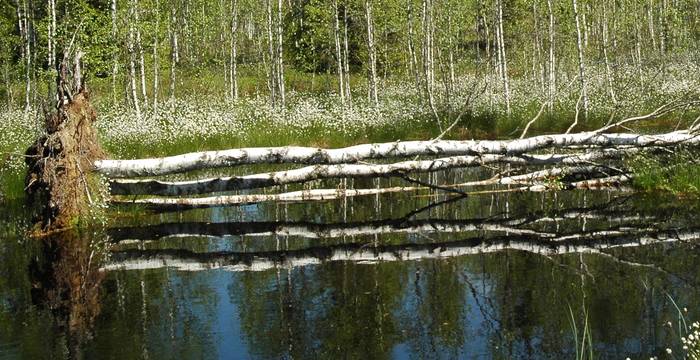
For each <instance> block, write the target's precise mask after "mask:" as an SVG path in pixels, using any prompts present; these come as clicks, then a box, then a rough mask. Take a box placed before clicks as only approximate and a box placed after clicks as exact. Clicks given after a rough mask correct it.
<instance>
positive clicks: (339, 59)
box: [333, 0, 345, 104]
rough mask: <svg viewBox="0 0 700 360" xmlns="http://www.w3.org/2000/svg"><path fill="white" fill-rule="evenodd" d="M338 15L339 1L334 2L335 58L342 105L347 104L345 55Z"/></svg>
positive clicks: (334, 0)
mask: <svg viewBox="0 0 700 360" xmlns="http://www.w3.org/2000/svg"><path fill="white" fill-rule="evenodd" d="M338 15H339V14H338V0H333V39H334V40H335V57H336V60H337V61H336V63H337V67H338V95H339V96H340V101H341V103H343V104H345V84H344V83H343V81H344V75H343V71H344V67H343V53H342V51H341V49H340V20H339V19H338Z"/></svg>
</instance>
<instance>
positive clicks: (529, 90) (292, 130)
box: [0, 63, 700, 176]
mask: <svg viewBox="0 0 700 360" xmlns="http://www.w3.org/2000/svg"><path fill="white" fill-rule="evenodd" d="M589 71H590V74H591V75H590V77H589V79H588V93H589V97H590V109H591V114H590V117H589V118H595V117H598V119H605V120H607V119H608V117H609V116H610V115H609V114H611V113H613V111H615V113H616V114H617V115H616V116H626V115H632V114H639V113H642V112H644V111H645V110H647V109H650V108H652V107H654V106H658V105H660V104H662V103H664V102H666V101H668V99H670V98H673V97H676V96H680V95H682V94H686V93H688V92H694V93H695V94H697V93H698V89H700V76H699V75H700V67H698V66H697V65H695V64H692V63H686V64H683V65H673V66H669V67H668V68H667V69H666V70H665V71H664V72H663V73H662V72H660V71H647V72H645V73H643V74H640V72H639V71H638V70H636V69H632V68H631V69H629V70H627V69H625V68H620V69H616V71H615V79H614V82H613V83H614V91H615V93H616V99H617V102H613V100H612V98H611V96H610V94H609V89H608V87H607V86H608V81H607V78H606V76H605V71H604V68H602V67H598V68H596V67H591V68H590V69H589ZM558 87H559V90H558V91H557V97H556V99H557V101H556V104H555V113H556V114H555V115H557V114H558V116H559V119H558V120H557V121H559V122H561V124H560V126H558V128H552V127H545V125H542V127H541V128H539V131H556V130H558V129H560V128H564V129H565V128H566V127H568V125H569V124H570V123H571V121H572V117H573V115H572V114H573V113H574V109H575V106H576V103H577V99H578V97H579V90H578V89H579V88H578V81H577V80H576V78H567V77H565V76H561V77H560V78H559V79H558ZM511 89H512V91H511V93H512V97H511V109H512V115H510V116H506V115H505V99H504V97H503V95H502V94H503V91H501V88H500V82H499V80H498V79H497V77H496V76H495V75H487V76H479V77H478V78H477V77H476V76H473V75H471V76H462V77H460V78H458V79H457V84H455V86H454V90H453V93H452V96H451V97H450V99H451V100H450V102H451V104H448V103H447V100H446V97H445V96H444V87H443V85H441V84H437V85H436V88H435V93H436V97H437V100H436V103H437V105H438V111H439V114H440V117H441V122H442V123H443V125H444V126H446V125H447V124H449V123H451V122H452V121H453V119H454V118H455V117H456V116H457V114H458V113H460V112H461V110H462V109H463V107H464V103H465V99H466V98H467V97H468V94H472V95H471V97H470V99H471V101H470V102H469V105H468V109H469V112H468V114H469V115H468V116H465V117H464V119H465V123H463V124H461V125H462V127H469V126H470V123H469V122H468V121H469V119H479V118H480V119H481V121H487V122H489V123H490V126H491V128H493V129H506V130H508V131H501V132H500V133H498V134H495V135H493V134H492V135H493V136H500V137H503V136H508V134H512V133H514V132H515V131H516V130H517V129H518V128H522V125H523V124H524V123H526V122H527V121H528V120H529V119H530V118H532V117H533V116H534V115H535V113H537V111H538V110H539V108H540V105H541V104H542V103H543V102H544V101H546V88H545V86H544V84H543V83H542V82H541V81H540V80H539V79H532V78H516V79H513V80H512V81H511ZM365 94H366V89H364V88H361V87H357V88H355V89H354V93H353V98H352V102H351V103H349V104H345V105H343V104H342V103H341V101H340V99H339V98H338V97H337V96H336V95H335V94H313V95H310V94H305V93H296V92H293V91H292V92H290V93H289V95H288V99H287V104H286V107H285V108H284V109H280V108H276V107H273V106H271V105H270V104H269V102H268V98H267V97H266V96H265V95H263V94H260V95H257V96H253V97H246V98H242V99H239V100H236V101H232V100H227V99H209V98H204V99H202V98H197V97H190V98H180V99H177V100H175V101H172V102H165V103H162V104H161V105H160V106H159V107H158V109H157V111H153V109H150V108H147V109H144V110H142V113H141V116H140V117H138V116H136V113H135V112H134V111H133V110H132V109H131V108H129V107H126V106H125V105H116V106H115V105H113V104H110V103H109V102H108V101H104V100H102V99H93V102H94V104H95V107H96V109H97V112H98V122H97V124H96V126H97V127H98V130H99V133H100V135H101V139H102V142H103V144H104V145H105V147H106V149H107V150H108V151H109V152H110V153H111V155H112V156H114V157H118V158H134V157H144V156H156V155H165V154H176V153H182V152H187V151H194V150H205V149H208V148H227V147H238V146H263V145H285V144H296V145H305V144H322V145H334V146H341V145H347V144H349V143H353V142H365V141H393V140H398V139H402V137H403V138H406V137H411V136H413V137H430V136H433V135H436V134H438V133H439V130H438V126H437V123H436V119H435V118H434V116H433V113H432V111H431V110H430V108H429V107H428V105H427V104H426V101H424V100H422V99H421V96H420V95H419V92H418V91H416V87H415V85H414V84H413V83H410V82H394V81H385V82H383V83H382V91H381V97H380V105H379V107H378V108H375V107H374V106H372V105H371V103H369V102H368V101H367V99H366V96H365ZM447 109H452V111H451V112H449V111H447ZM42 122H43V121H42V119H41V114H40V112H39V111H34V112H24V111H21V110H11V109H0V133H1V134H2V136H1V137H0V155H1V157H0V176H6V175H8V174H17V173H19V172H20V171H21V169H22V168H23V166H22V163H23V161H22V160H23V158H22V156H21V154H22V153H23V152H24V150H25V149H26V148H27V147H28V146H29V144H30V143H31V141H32V140H33V139H35V138H36V137H37V135H39V134H40V131H41V130H40V129H41V124H42ZM533 130H534V131H538V127H537V125H536V126H535V127H534V128H533ZM380 133H381V134H383V135H381V136H380V135H378V134H380ZM393 134H396V136H392V135H393Z"/></svg>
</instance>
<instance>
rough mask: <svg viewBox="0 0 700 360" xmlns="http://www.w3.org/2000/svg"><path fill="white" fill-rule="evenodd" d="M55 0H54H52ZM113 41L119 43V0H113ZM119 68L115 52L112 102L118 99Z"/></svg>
mask: <svg viewBox="0 0 700 360" xmlns="http://www.w3.org/2000/svg"><path fill="white" fill-rule="evenodd" d="M52 1H53V0H52ZM111 11H112V43H113V44H117V43H118V40H117V0H112V3H111ZM118 70H119V56H117V54H113V59H112V102H114V103H116V101H117V72H118Z"/></svg>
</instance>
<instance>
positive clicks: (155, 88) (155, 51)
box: [153, 0, 160, 114]
mask: <svg viewBox="0 0 700 360" xmlns="http://www.w3.org/2000/svg"><path fill="white" fill-rule="evenodd" d="M155 6H156V9H155V10H156V11H155V17H156V28H155V31H154V32H153V113H154V114H156V113H157V110H158V81H159V70H160V57H159V56H158V34H160V0H155Z"/></svg>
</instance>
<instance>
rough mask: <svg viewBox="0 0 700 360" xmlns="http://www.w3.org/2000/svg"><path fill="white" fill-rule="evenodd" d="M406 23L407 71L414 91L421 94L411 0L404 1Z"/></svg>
mask: <svg viewBox="0 0 700 360" xmlns="http://www.w3.org/2000/svg"><path fill="white" fill-rule="evenodd" d="M406 23H407V26H408V35H407V37H408V60H409V70H410V72H411V75H412V76H413V78H414V79H415V82H416V91H417V92H418V93H419V94H421V93H422V91H421V85H420V83H421V81H420V73H419V72H418V60H417V57H416V47H415V45H414V43H413V38H414V31H413V0H406Z"/></svg>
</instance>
